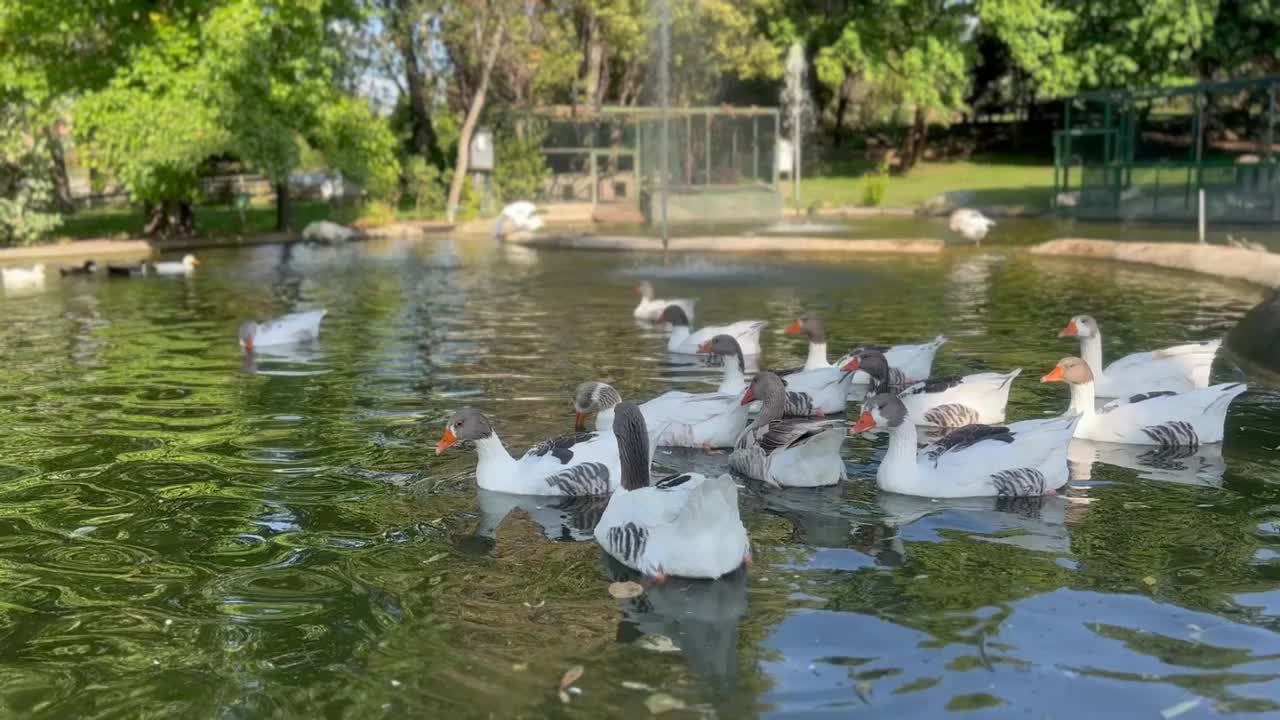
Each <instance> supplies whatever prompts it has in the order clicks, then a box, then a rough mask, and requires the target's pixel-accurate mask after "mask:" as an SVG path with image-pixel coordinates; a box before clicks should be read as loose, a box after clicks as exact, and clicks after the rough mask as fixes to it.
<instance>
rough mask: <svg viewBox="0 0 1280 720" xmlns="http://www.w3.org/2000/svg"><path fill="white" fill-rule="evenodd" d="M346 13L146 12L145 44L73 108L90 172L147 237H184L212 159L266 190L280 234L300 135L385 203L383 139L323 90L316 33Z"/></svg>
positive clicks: (380, 128)
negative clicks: (128, 201) (258, 177)
mask: <svg viewBox="0 0 1280 720" xmlns="http://www.w3.org/2000/svg"><path fill="white" fill-rule="evenodd" d="M348 10H349V8H347V7H346V6H345V5H343V4H341V3H326V2H321V1H320V0H309V1H308V2H298V3H289V4H284V5H275V4H274V3H267V2H266V1H265V0H225V1H223V2H217V3H213V4H211V5H210V6H209V7H208V8H207V12H205V13H203V14H199V15H195V16H191V15H184V14H177V15H173V16H169V15H164V14H160V13H153V14H151V15H150V16H148V21H149V24H150V26H151V28H152V33H151V36H150V39H149V41H148V42H145V43H141V44H138V45H136V46H134V47H132V48H131V49H130V50H129V52H128V53H127V54H126V58H125V61H124V62H123V64H122V65H121V67H120V68H119V69H118V70H117V72H116V73H115V75H113V76H112V77H111V79H110V81H109V82H108V83H107V84H106V86H105V87H103V88H102V89H100V90H97V91H94V92H90V93H88V94H86V95H85V97H84V98H83V99H82V100H81V101H80V102H79V103H77V106H76V119H77V124H76V131H77V135H78V136H79V137H80V138H81V139H82V140H83V141H84V143H85V145H86V147H87V151H88V152H87V153H86V155H87V159H88V161H89V163H90V164H91V166H92V167H96V168H99V169H101V170H105V171H106V172H108V173H110V174H111V175H113V176H114V177H115V178H116V179H118V180H119V181H120V182H121V183H122V184H123V185H124V186H125V187H126V188H127V189H128V190H129V192H130V194H131V195H132V196H133V197H134V198H135V199H136V200H139V201H141V202H143V203H144V205H145V206H146V207H148V208H149V213H150V218H149V220H148V223H147V232H148V234H170V233H177V234H186V233H190V232H191V231H192V230H193V229H194V214H193V212H192V209H191V203H192V201H193V200H194V198H195V195H196V190H197V175H198V171H199V168H200V165H201V164H202V163H203V162H204V161H205V160H206V159H207V158H210V157H214V156H220V155H230V156H233V157H235V158H238V159H239V160H241V161H242V162H243V163H244V164H245V165H247V166H249V167H252V168H254V169H256V170H258V171H259V172H261V173H263V174H264V175H266V176H267V177H268V178H269V179H270V180H271V181H272V182H273V183H274V184H275V185H276V188H277V202H278V203H279V207H278V210H279V213H278V216H279V220H280V224H281V225H284V224H286V223H287V212H286V211H287V200H288V189H287V180H288V174H289V172H290V171H291V170H292V169H293V168H294V167H296V166H297V163H298V143H297V139H298V137H299V136H302V137H304V138H306V139H307V140H308V141H309V142H310V143H311V145H312V146H313V147H315V148H317V149H318V150H320V151H321V152H322V153H324V154H325V155H326V156H327V157H329V156H331V155H332V158H336V159H337V162H334V163H333V164H334V165H335V166H337V167H338V169H340V170H343V171H344V173H346V174H348V175H350V176H351V179H352V180H354V181H355V182H357V183H360V184H365V187H366V189H367V190H368V191H369V192H370V193H371V194H381V195H387V194H394V192H395V188H394V182H392V183H390V184H388V183H387V182H386V178H385V176H386V175H387V174H388V173H387V170H388V168H392V170H391V174H392V175H394V173H395V170H394V168H395V157H394V138H392V137H391V135H390V131H389V130H388V129H387V128H386V126H385V123H382V122H381V121H379V120H377V119H376V118H374V117H373V116H372V113H371V112H370V111H369V109H368V107H367V106H366V105H365V104H364V103H363V102H362V101H360V100H357V99H354V98H351V97H349V96H346V95H344V94H342V93H341V92H340V91H338V90H336V89H335V88H334V86H333V82H332V78H333V70H334V65H335V59H334V58H333V56H332V55H331V54H330V53H328V52H327V51H326V49H325V48H326V47H327V44H326V38H327V37H328V36H327V28H328V25H329V23H330V21H332V20H333V19H335V18H337V17H343V15H342V13H344V12H347V11H348ZM360 152H365V153H376V155H366V156H359V153H360ZM282 229H283V228H282Z"/></svg>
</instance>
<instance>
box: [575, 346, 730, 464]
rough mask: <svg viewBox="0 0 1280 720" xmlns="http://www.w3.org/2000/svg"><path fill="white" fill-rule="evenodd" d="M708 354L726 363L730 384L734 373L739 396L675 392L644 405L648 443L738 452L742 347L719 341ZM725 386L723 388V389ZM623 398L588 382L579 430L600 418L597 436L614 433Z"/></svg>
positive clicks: (579, 394)
mask: <svg viewBox="0 0 1280 720" xmlns="http://www.w3.org/2000/svg"><path fill="white" fill-rule="evenodd" d="M705 345H706V350H707V351H708V352H710V353H712V354H715V355H719V356H721V357H722V358H723V362H724V367H725V375H726V382H727V381H728V380H729V378H728V376H729V375H730V373H732V374H733V375H735V376H736V377H737V383H738V384H739V385H740V386H741V387H740V389H738V390H737V391H736V392H713V393H690V392H683V391H680V390H672V391H670V392H667V393H663V394H662V395H659V396H658V397H656V398H654V399H652V400H649V401H648V402H645V403H641V404H640V406H639V407H640V412H641V413H643V414H644V421H645V426H646V427H648V428H649V432H650V437H649V443H650V445H651V446H653V447H657V446H663V447H689V448H694V447H700V448H703V449H704V450H710V449H711V448H721V447H733V443H734V441H735V440H737V438H738V435H740V434H742V430H743V428H745V427H746V426H747V408H746V407H745V406H744V405H742V404H740V403H739V402H738V400H739V398H741V396H742V391H743V390H744V389H745V387H746V385H745V383H744V382H743V381H742V379H741V378H742V373H743V365H742V363H743V360H742V353H741V351H740V350H738V343H737V341H736V340H734V339H733V338H731V337H729V336H728V335H717V336H716V337H715V338H713V339H712V340H711V341H710V342H708V343H706V344H705ZM722 385H723V383H722ZM620 402H622V396H621V395H620V394H619V393H618V391H617V390H616V389H614V388H613V386H611V385H608V384H606V383H602V382H585V383H582V384H581V385H579V386H578V388H577V390H576V391H575V392H574V395H573V408H574V412H575V414H576V417H575V422H576V429H577V430H578V431H579V432H582V431H584V430H586V418H587V416H588V415H590V414H591V413H593V412H594V413H596V430H598V431H599V432H607V431H609V430H611V429H612V427H613V409H614V407H616V406H617V405H618V403H620Z"/></svg>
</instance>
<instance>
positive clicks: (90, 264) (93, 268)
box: [81, 260, 98, 273]
mask: <svg viewBox="0 0 1280 720" xmlns="http://www.w3.org/2000/svg"><path fill="white" fill-rule="evenodd" d="M81 267H82V269H83V270H84V271H85V272H87V273H94V272H98V263H96V262H94V261H92V260H85V261H84V265H82V266H81Z"/></svg>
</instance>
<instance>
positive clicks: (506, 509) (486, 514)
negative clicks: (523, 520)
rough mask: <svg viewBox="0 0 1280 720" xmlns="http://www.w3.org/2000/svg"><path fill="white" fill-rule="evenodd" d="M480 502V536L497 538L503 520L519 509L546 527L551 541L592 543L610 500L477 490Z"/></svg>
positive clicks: (604, 496) (605, 498)
mask: <svg viewBox="0 0 1280 720" xmlns="http://www.w3.org/2000/svg"><path fill="white" fill-rule="evenodd" d="M476 501H477V502H478V503H479V506H480V523H479V525H478V526H477V527H476V534H477V535H481V536H483V537H493V533H494V530H495V529H497V527H498V525H500V524H501V523H502V521H503V519H505V518H506V517H507V516H508V515H510V514H511V512H512V511H514V510H517V509H518V510H524V511H525V512H527V513H528V514H529V517H530V518H532V519H533V521H534V522H536V523H537V524H538V525H540V526H542V529H543V531H544V532H545V533H546V535H547V537H548V538H550V539H551V540H576V541H590V540H592V539H593V536H592V534H591V532H592V531H593V530H595V527H596V523H598V522H600V516H601V514H603V513H604V508H605V506H606V505H607V504H608V502H609V496H607V495H582V496H547V495H515V494H513V493H504V492H495V491H493V490H485V489H484V488H477V489H476Z"/></svg>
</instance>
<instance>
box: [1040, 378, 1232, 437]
mask: <svg viewBox="0 0 1280 720" xmlns="http://www.w3.org/2000/svg"><path fill="white" fill-rule="evenodd" d="M1040 381H1041V382H1065V383H1067V386H1068V387H1069V388H1070V389H1071V409H1070V410H1069V411H1068V412H1069V413H1080V414H1081V420H1080V425H1079V427H1077V428H1076V437H1078V438H1081V439H1084V440H1098V441H1102V442H1114V443H1129V444H1132V445H1156V446H1158V447H1161V448H1193V449H1194V448H1197V447H1199V446H1201V445H1205V444H1208V443H1216V442H1222V436H1223V429H1224V427H1225V425H1226V421H1227V408H1228V407H1229V406H1230V405H1231V401H1232V400H1234V399H1235V398H1236V396H1237V395H1239V394H1240V393H1242V392H1244V391H1245V390H1247V389H1248V386H1246V385H1245V384H1244V383H1223V384H1221V385H1213V386H1210V387H1207V388H1203V389H1199V390H1189V391H1187V392H1181V393H1175V392H1171V391H1157V392H1148V393H1139V394H1137V395H1131V396H1129V397H1127V398H1119V399H1117V400H1112V401H1111V402H1109V403H1107V404H1106V405H1103V406H1102V407H1101V408H1100V409H1095V400H1094V396H1095V392H1094V386H1093V371H1092V370H1090V369H1089V365H1088V364H1087V363H1086V362H1085V361H1084V360H1081V359H1080V358H1076V357H1066V358H1063V359H1062V360H1059V361H1058V364H1057V366H1056V367H1054V368H1053V370H1050V371H1049V373H1048V374H1047V375H1045V376H1044V377H1043V378H1040Z"/></svg>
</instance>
